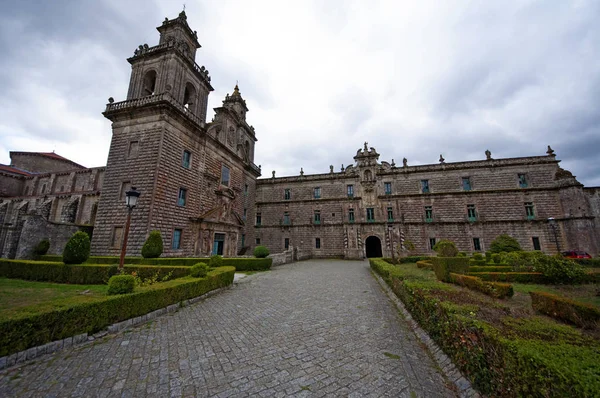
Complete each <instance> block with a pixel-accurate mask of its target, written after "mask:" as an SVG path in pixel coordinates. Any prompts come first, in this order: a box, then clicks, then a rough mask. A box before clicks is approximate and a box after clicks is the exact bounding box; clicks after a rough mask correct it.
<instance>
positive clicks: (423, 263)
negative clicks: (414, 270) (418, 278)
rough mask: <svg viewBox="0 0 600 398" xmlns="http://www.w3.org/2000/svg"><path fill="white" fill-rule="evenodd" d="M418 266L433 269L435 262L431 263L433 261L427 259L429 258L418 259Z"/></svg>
mask: <svg viewBox="0 0 600 398" xmlns="http://www.w3.org/2000/svg"><path fill="white" fill-rule="evenodd" d="M417 267H419V268H425V269H430V270H432V271H433V264H432V263H431V261H427V260H421V261H417Z"/></svg>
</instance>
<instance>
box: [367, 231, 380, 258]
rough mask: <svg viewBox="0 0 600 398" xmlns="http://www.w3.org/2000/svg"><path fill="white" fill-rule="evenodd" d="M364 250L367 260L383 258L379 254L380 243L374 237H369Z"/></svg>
mask: <svg viewBox="0 0 600 398" xmlns="http://www.w3.org/2000/svg"><path fill="white" fill-rule="evenodd" d="M365 248H366V252H367V258H370V257H383V255H382V254H381V241H380V240H379V238H378V237H376V236H369V237H368V238H367V240H366V241H365Z"/></svg>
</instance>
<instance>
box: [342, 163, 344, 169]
mask: <svg viewBox="0 0 600 398" xmlns="http://www.w3.org/2000/svg"><path fill="white" fill-rule="evenodd" d="M342 171H344V163H342Z"/></svg>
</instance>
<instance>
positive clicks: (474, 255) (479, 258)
mask: <svg viewBox="0 0 600 398" xmlns="http://www.w3.org/2000/svg"><path fill="white" fill-rule="evenodd" d="M473 260H477V261H481V260H483V254H481V253H474V254H473Z"/></svg>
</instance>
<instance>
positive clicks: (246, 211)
mask: <svg viewBox="0 0 600 398" xmlns="http://www.w3.org/2000/svg"><path fill="white" fill-rule="evenodd" d="M247 215H248V209H244V221H246V216H247Z"/></svg>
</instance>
